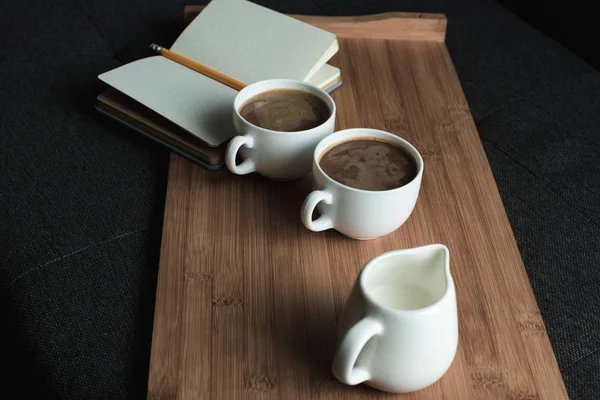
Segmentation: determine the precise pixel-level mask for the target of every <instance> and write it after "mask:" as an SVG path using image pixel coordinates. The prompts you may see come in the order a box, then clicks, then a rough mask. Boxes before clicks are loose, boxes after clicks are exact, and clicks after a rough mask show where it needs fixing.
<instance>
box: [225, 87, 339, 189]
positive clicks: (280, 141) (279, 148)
mask: <svg viewBox="0 0 600 400" xmlns="http://www.w3.org/2000/svg"><path fill="white" fill-rule="evenodd" d="M276 89H295V90H302V91H304V92H308V93H311V94H313V95H315V96H317V97H319V98H320V99H321V100H323V101H324V102H325V104H327V106H328V107H329V111H330V113H331V114H330V116H329V118H328V119H327V120H326V121H325V122H324V123H322V124H321V125H319V126H317V127H315V128H312V129H308V130H304V131H297V132H280V131H274V130H270V129H265V128H261V127H259V126H256V125H254V124H251V123H250V122H248V121H246V120H245V119H244V118H243V117H242V116H241V115H240V112H239V111H240V108H241V107H242V105H243V104H244V103H245V102H246V101H247V100H249V99H251V98H252V97H254V96H256V95H257V94H260V93H263V92H267V91H269V90H276ZM233 124H234V126H235V130H236V131H237V133H238V135H239V136H234V137H233V138H232V139H231V141H230V142H229V144H228V146H227V151H226V153H225V164H226V165H227V168H229V170H230V171H231V172H233V173H234V174H237V175H245V174H249V173H251V172H257V173H259V174H260V175H262V176H264V177H266V178H269V179H273V180H278V181H287V180H294V179H299V178H302V177H303V176H306V175H308V173H309V172H310V167H311V162H312V154H313V150H314V149H315V146H316V145H317V143H319V141H320V140H321V139H323V138H324V137H325V136H327V135H329V134H331V133H332V132H333V129H334V127H335V103H334V101H333V99H332V98H331V96H329V95H328V94H327V93H326V92H325V91H323V90H321V89H319V88H318V87H316V86H313V85H311V84H309V83H306V82H300V81H294V80H289V79H271V80H267V81H261V82H256V83H253V84H251V85H248V86H246V87H245V88H244V89H242V90H241V91H240V92H239V93H238V95H237V96H236V97H235V100H234V102H233ZM238 152H239V154H240V155H241V156H242V158H243V159H244V161H242V162H241V163H240V164H237V165H236V156H237V154H238Z"/></svg>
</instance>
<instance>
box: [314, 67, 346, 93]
mask: <svg viewBox="0 0 600 400" xmlns="http://www.w3.org/2000/svg"><path fill="white" fill-rule="evenodd" d="M339 77H340V69H339V68H336V67H334V66H331V65H329V64H325V65H323V66H322V67H321V68H319V70H318V71H317V72H315V74H314V75H313V76H312V77H311V78H310V79H309V80H308V81H307V82H308V83H312V84H313V85H315V86H318V87H320V88H321V89H323V87H325V86H327V85H329V84H330V83H331V82H333V81H334V80H336V79H338V78H339Z"/></svg>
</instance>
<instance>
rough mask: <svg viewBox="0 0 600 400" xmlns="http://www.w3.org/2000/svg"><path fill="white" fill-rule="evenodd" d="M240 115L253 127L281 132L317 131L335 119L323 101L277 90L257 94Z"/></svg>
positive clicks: (312, 96) (290, 91)
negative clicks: (329, 120)
mask: <svg viewBox="0 0 600 400" xmlns="http://www.w3.org/2000/svg"><path fill="white" fill-rule="evenodd" d="M239 112H240V115H241V116H242V117H243V118H244V119H245V120H246V121H248V122H250V123H251V124H254V125H256V126H260V127H261V128H265V129H270V130H274V131H281V132H298V131H305V130H308V129H312V128H316V127H317V126H319V125H321V124H323V123H324V122H325V121H327V119H328V118H329V117H330V116H331V110H330V109H329V107H328V106H327V104H326V103H325V102H324V101H323V100H321V99H320V98H319V97H317V96H315V95H314V94H312V93H308V92H305V91H302V90H296V89H275V90H269V91H266V92H263V93H260V94H257V95H256V96H254V97H252V98H250V99H249V100H247V101H246V102H245V103H244V104H242V106H241V107H240V109H239Z"/></svg>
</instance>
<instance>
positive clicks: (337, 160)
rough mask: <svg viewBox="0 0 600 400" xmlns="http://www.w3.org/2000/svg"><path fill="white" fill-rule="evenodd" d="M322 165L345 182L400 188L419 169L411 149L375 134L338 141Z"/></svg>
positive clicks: (359, 186) (365, 187) (368, 187)
mask: <svg viewBox="0 0 600 400" xmlns="http://www.w3.org/2000/svg"><path fill="white" fill-rule="evenodd" d="M319 166H320V167H321V169H322V170H323V172H325V174H326V175H327V176H329V177H330V178H331V179H333V180H335V181H337V182H339V183H341V184H343V185H346V186H350V187H353V188H356V189H362V190H373V191H381V190H391V189H396V188H399V187H401V186H404V185H406V184H407V183H409V182H410V181H412V180H413V179H414V178H415V177H416V176H417V173H418V168H417V163H416V162H415V160H414V159H413V157H412V156H411V155H410V154H409V153H407V152H406V151H405V150H404V149H402V148H400V147H398V146H396V145H394V144H392V143H389V142H386V141H383V140H378V139H375V138H360V139H355V140H349V141H346V142H342V143H338V144H335V145H333V146H331V147H330V148H329V149H327V150H325V152H323V155H322V156H321V158H320V159H319Z"/></svg>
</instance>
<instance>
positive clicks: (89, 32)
mask: <svg viewBox="0 0 600 400" xmlns="http://www.w3.org/2000/svg"><path fill="white" fill-rule="evenodd" d="M185 3H186V2H185V1H182V0H176V1H167V0H155V1H141V0H124V1H120V0H119V1H118V0H106V1H96V0H56V1H49V0H36V1H31V2H19V1H16V0H12V1H4V2H1V3H0V43H1V44H2V51H1V52H0V107H1V112H0V128H1V131H0V312H1V317H2V319H1V320H0V324H1V325H0V332H1V334H2V340H0V346H1V348H0V363H1V365H2V368H3V371H4V373H2V374H0V376H2V378H1V379H2V383H3V384H2V390H8V389H10V388H13V387H14V388H17V389H18V390H19V391H20V393H21V394H22V395H24V396H27V395H31V394H38V395H40V397H42V398H54V397H56V398H66V399H70V398H72V399H79V398H88V399H91V398H107V399H120V398H139V397H144V396H145V392H146V384H147V374H148V362H149V350H150V341H151V331H152V316H153V308H154V293H155V288H156V274H157V263H158V256H159V246H160V236H161V224H162V212H163V207H164V195H165V185H166V172H167V168H168V154H167V152H166V151H164V150H163V149H161V148H159V147H157V146H156V145H154V144H152V143H151V142H150V141H148V140H146V139H143V138H141V137H139V136H138V135H136V134H133V133H132V132H130V131H129V130H127V129H126V128H122V127H121V126H119V125H118V124H116V123H112V122H110V121H108V120H107V119H106V118H103V117H101V116H98V115H96V113H95V112H94V110H93V104H94V100H95V95H96V94H97V93H99V92H100V91H101V90H102V89H103V87H102V85H101V84H100V83H99V82H98V80H97V78H96V77H97V75H98V74H99V73H102V72H104V71H107V70H109V69H111V68H114V67H116V66H118V65H120V64H121V63H122V62H127V61H130V60H133V59H136V58H139V57H142V56H145V55H147V54H148V53H147V51H146V48H147V46H148V44H149V43H151V42H158V43H165V44H169V43H171V42H172V41H173V40H174V38H175V37H176V36H177V34H178V33H179V32H180V30H181V28H182V24H181V19H182V10H183V6H184V4H185ZM260 3H261V4H263V5H266V6H268V7H270V8H273V9H275V10H278V11H281V12H288V13H306V14H322V15H344V14H345V15H352V14H368V13H376V12H384V11H394V10H397V11H421V12H441V13H446V14H447V16H448V19H449V26H448V35H447V45H448V48H449V50H450V53H451V55H452V58H453V60H454V63H455V65H456V69H457V71H458V74H459V77H460V80H461V83H462V85H463V88H464V91H465V94H466V96H467V100H468V102H469V105H470V107H471V110H472V113H473V116H474V118H475V120H476V123H477V127H478V129H479V133H480V135H481V139H482V141H483V143H484V146H485V150H486V152H487V154H488V157H489V160H490V163H491V166H492V169H493V172H494V175H495V177H496V180H497V183H498V186H499V189H500V193H501V195H502V199H503V201H504V204H505V207H506V210H507V212H508V215H509V218H510V221H511V224H512V227H513V230H514V233H515V236H516V238H517V242H518V244H519V248H520V250H521V253H522V256H523V259H524V261H525V265H526V268H527V272H528V274H529V277H530V280H531V283H532V286H533V288H534V291H535V294H536V298H537V300H538V303H539V306H540V309H541V312H542V316H543V318H544V321H545V323H546V327H547V329H548V333H549V336H550V339H551V341H552V345H553V348H554V351H555V353H556V357H557V359H558V362H559V365H560V368H561V371H562V374H563V377H564V379H565V382H566V385H567V389H568V391H569V394H570V396H571V397H572V398H594V397H596V394H597V393H600V374H599V372H598V371H599V370H600V353H599V349H600V330H599V329H598V328H599V327H600V323H599V321H598V315H600V305H599V303H598V301H599V298H600V295H599V293H598V289H599V288H600V271H599V269H598V268H599V265H600V250H599V248H598V244H599V243H598V238H599V237H600V185H599V183H600V166H599V164H598V162H597V160H596V158H597V156H598V155H599V154H600V151H599V150H600V137H599V134H598V132H600V99H599V97H598V94H599V93H600V74H599V73H598V72H597V71H596V70H594V69H592V68H591V67H589V66H588V65H586V64H585V63H584V62H582V61H581V60H580V59H578V58H577V57H576V56H574V55H573V54H571V53H569V52H568V51H567V50H565V49H563V48H562V47H560V46H559V45H558V44H556V43H555V42H553V41H552V40H550V39H548V38H546V37H545V36H543V35H542V34H541V33H539V32H537V31H535V30H534V29H532V28H529V27H528V26H527V25H525V24H524V23H523V22H522V21H520V20H519V19H518V18H517V17H515V16H514V15H512V14H510V13H509V12H507V11H506V10H505V9H503V8H502V7H501V6H499V5H497V4H496V3H494V2H492V1H491V0H457V1H450V0H422V1H419V0H406V1H397V2H392V1H363V2H358V1H342V0H340V1H333V0H331V1H327V0H321V1H316V0H315V1H313V2H310V1H300V0H298V1H291V2H288V1H261V2H260ZM21 377H26V379H27V380H26V381H25V383H20V382H19V379H20V378H21Z"/></svg>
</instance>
